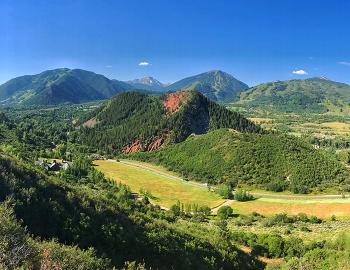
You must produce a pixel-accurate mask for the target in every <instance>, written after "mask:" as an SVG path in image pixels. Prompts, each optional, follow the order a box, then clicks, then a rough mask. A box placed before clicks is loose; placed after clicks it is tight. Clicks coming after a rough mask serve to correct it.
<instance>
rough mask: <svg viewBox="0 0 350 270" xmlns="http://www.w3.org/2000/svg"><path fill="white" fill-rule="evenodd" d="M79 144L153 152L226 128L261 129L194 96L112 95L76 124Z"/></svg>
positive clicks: (127, 151) (195, 93)
mask: <svg viewBox="0 0 350 270" xmlns="http://www.w3.org/2000/svg"><path fill="white" fill-rule="evenodd" d="M80 124H81V125H82V128H80V131H79V132H80V133H81V134H80V136H79V137H80V138H81V140H82V142H83V143H86V144H88V145H90V146H93V147H95V148H98V149H104V150H106V151H108V152H112V153H117V152H124V153H129V152H136V151H147V150H155V149H158V148H159V147H161V146H162V145H164V144H168V143H171V142H175V143H177V142H181V141H183V140H185V139H186V138H187V137H188V136H189V135H190V134H192V133H195V134H203V133H206V132H208V131H209V130H214V129H217V128H222V127H227V128H233V129H236V130H238V131H246V132H260V131H261V129H260V128H259V127H258V126H256V125H255V124H253V123H252V122H250V121H249V120H247V119H246V118H244V117H243V116H241V115H240V114H238V113H235V112H231V111H229V110H227V109H226V108H224V107H222V106H220V105H218V104H216V103H214V102H212V101H210V100H209V99H208V98H206V97H204V96H203V95H202V94H200V93H198V92H196V91H180V92H175V93H169V94H166V95H163V96H161V97H156V96H151V95H145V94H141V93H137V92H126V93H121V94H119V95H117V96H116V97H114V98H112V99H111V100H109V101H108V102H106V103H105V104H104V105H102V106H101V107H100V108H99V109H98V110H97V111H95V112H93V113H92V114H89V115H87V116H86V117H85V118H84V119H82V120H81V121H80Z"/></svg>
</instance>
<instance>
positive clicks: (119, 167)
mask: <svg viewBox="0 0 350 270" xmlns="http://www.w3.org/2000/svg"><path fill="white" fill-rule="evenodd" d="M94 165H96V169H98V170H99V171H101V172H103V173H104V174H105V175H106V176H107V177H109V178H112V179H114V180H115V181H117V182H121V183H124V184H126V185H128V186H129V187H130V188H131V190H132V191H133V192H137V193H138V192H139V191H140V189H141V188H143V189H144V190H147V191H149V192H151V194H152V195H153V196H154V199H151V201H152V202H153V203H156V204H158V205H161V206H164V207H167V208H169V207H170V206H171V205H173V204H175V203H176V202H177V201H178V200H179V201H180V202H181V203H184V204H193V203H196V204H198V205H207V206H209V207H212V208H213V207H215V206H218V205H220V204H221V203H223V202H224V201H225V200H223V199H221V198H220V197H219V195H217V194H215V193H213V192H210V191H208V189H207V188H206V187H199V186H192V185H191V184H189V183H187V182H184V181H181V180H175V179H172V178H169V177H166V176H163V175H159V174H157V173H154V172H151V171H146V170H144V169H141V168H137V167H133V166H129V165H126V164H123V163H120V162H114V161H109V160H96V161H94Z"/></svg>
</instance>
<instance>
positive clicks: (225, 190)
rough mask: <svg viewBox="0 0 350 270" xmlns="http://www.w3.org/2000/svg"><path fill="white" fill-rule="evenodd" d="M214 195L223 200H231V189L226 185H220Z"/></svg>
mask: <svg viewBox="0 0 350 270" xmlns="http://www.w3.org/2000/svg"><path fill="white" fill-rule="evenodd" d="M216 193H218V194H219V195H220V196H221V197H222V198H224V199H232V197H233V194H232V189H231V187H230V186H229V185H227V184H221V185H218V186H217V187H216Z"/></svg>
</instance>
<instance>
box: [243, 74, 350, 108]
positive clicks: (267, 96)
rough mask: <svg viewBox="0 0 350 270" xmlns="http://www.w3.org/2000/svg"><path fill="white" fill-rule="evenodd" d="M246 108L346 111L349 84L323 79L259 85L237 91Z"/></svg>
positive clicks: (349, 92)
mask: <svg viewBox="0 0 350 270" xmlns="http://www.w3.org/2000/svg"><path fill="white" fill-rule="evenodd" d="M238 104H241V105H243V106H245V107H247V108H255V109H263V110H272V111H282V112H315V113H326V112H337V113H346V114H349V113H350V105H349V104H350V86H349V85H347V84H344V83H338V82H333V81H330V80H328V79H326V78H312V79H306V80H291V81H277V82H271V83H264V84H260V85H258V86H256V87H253V88H250V89H249V90H247V91H245V92H243V93H241V95H240V101H239V102H238Z"/></svg>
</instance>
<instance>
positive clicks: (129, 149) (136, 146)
mask: <svg viewBox="0 0 350 270" xmlns="http://www.w3.org/2000/svg"><path fill="white" fill-rule="evenodd" d="M141 149H142V145H141V143H140V141H139V140H135V141H134V142H133V143H131V144H130V145H127V146H125V147H124V149H123V153H124V154H129V153H135V152H138V151H140V150H141Z"/></svg>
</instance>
